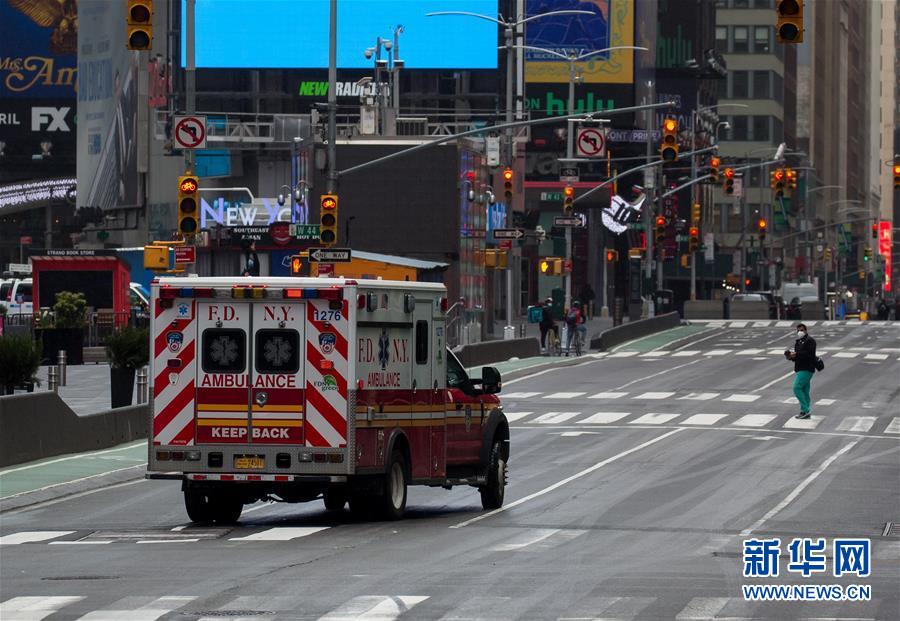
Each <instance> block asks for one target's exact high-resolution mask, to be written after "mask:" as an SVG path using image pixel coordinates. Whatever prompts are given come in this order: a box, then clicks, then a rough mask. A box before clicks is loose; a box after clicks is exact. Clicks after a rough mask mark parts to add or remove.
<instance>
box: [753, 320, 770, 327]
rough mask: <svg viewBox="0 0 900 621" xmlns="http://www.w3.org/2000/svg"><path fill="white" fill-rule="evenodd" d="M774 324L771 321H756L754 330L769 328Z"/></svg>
mask: <svg viewBox="0 0 900 621" xmlns="http://www.w3.org/2000/svg"><path fill="white" fill-rule="evenodd" d="M771 324H772V322H771V321H754V322H753V327H754V328H768V327H769V326H770V325H771Z"/></svg>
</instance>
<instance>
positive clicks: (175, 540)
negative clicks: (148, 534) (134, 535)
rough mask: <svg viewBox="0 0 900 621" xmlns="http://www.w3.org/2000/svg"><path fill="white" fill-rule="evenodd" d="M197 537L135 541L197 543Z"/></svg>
mask: <svg viewBox="0 0 900 621" xmlns="http://www.w3.org/2000/svg"><path fill="white" fill-rule="evenodd" d="M198 541H200V540H199V539H138V540H137V541H135V543H197V542H198Z"/></svg>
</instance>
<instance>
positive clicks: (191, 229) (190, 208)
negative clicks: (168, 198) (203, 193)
mask: <svg viewBox="0 0 900 621" xmlns="http://www.w3.org/2000/svg"><path fill="white" fill-rule="evenodd" d="M199 198H200V181H199V179H198V178H197V176H196V175H182V176H180V177H178V232H179V233H181V236H182V237H184V238H185V239H190V238H192V237H193V236H194V235H196V234H197V228H198V222H197V212H198V209H197V200H198V199H199Z"/></svg>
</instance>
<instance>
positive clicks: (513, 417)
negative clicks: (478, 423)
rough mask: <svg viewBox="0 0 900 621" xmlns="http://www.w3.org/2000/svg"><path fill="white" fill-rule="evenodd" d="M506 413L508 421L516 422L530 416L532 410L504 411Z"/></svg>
mask: <svg viewBox="0 0 900 621" xmlns="http://www.w3.org/2000/svg"><path fill="white" fill-rule="evenodd" d="M504 414H505V415H506V420H507V422H510V423H514V422H516V421H517V420H521V419H523V418H525V417H526V416H529V415H530V414H531V412H504Z"/></svg>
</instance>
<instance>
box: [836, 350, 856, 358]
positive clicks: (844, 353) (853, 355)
mask: <svg viewBox="0 0 900 621" xmlns="http://www.w3.org/2000/svg"><path fill="white" fill-rule="evenodd" d="M857 356H859V353H858V352H854V351H839V352H838V353H836V354H834V355H833V356H832V358H856V357H857Z"/></svg>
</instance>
